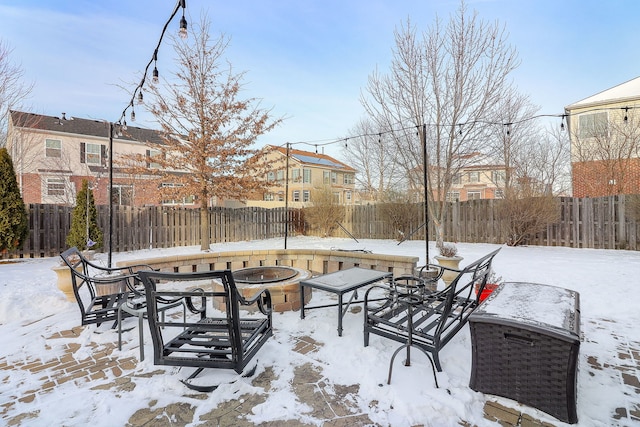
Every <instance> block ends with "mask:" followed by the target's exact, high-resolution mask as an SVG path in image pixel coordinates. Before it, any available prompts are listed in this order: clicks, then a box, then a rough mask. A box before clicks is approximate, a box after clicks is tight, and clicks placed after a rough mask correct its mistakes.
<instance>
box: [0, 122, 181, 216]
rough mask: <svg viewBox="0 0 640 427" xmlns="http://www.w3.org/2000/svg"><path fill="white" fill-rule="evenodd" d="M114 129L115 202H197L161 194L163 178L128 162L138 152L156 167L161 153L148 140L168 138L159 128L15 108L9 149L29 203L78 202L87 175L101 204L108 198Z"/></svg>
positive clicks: (126, 203) (9, 131) (131, 204)
mask: <svg viewBox="0 0 640 427" xmlns="http://www.w3.org/2000/svg"><path fill="white" fill-rule="evenodd" d="M110 133H111V134H112V136H113V138H112V144H113V152H114V159H113V202H114V205H129V206H142V205H147V204H160V203H162V204H181V205H182V204H186V205H192V204H193V200H180V201H162V200H159V195H158V192H157V191H155V190H156V186H157V183H151V179H150V178H151V176H145V175H144V174H142V175H141V174H133V173H131V172H128V169H127V168H126V167H124V166H123V164H124V163H122V155H124V154H135V153H137V154H140V155H142V156H144V157H146V158H147V159H148V161H147V166H148V167H153V156H154V155H155V153H153V152H152V151H151V150H149V148H148V147H147V146H146V145H145V143H146V142H160V141H162V138H161V136H160V134H159V133H158V132H157V131H154V130H150V129H144V128H140V127H135V126H127V127H125V128H120V127H118V126H115V127H112V126H111V125H110V124H109V123H108V122H106V121H101V120H90V119H81V118H77V117H70V118H67V117H66V115H65V114H64V113H63V114H62V116H61V117H53V116H45V115H40V114H33V113H24V112H19V111H10V116H9V127H8V132H7V149H8V151H9V154H10V155H11V158H12V159H13V163H14V168H15V171H16V175H17V179H18V185H19V186H20V190H21V192H22V196H23V200H24V201H25V203H27V204H28V203H46V204H67V205H73V204H75V196H76V192H77V191H78V190H79V189H80V188H81V185H82V180H85V179H86V180H88V181H89V184H90V186H91V187H92V188H93V193H94V197H95V200H96V204H108V202H109V166H108V165H109V158H108V156H109V144H110V141H109V139H110V138H109V136H110ZM118 160H121V162H118Z"/></svg>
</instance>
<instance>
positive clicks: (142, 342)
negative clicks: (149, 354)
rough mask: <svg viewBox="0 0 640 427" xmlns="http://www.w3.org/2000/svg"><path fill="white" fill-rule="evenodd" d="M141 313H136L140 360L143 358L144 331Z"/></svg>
mask: <svg viewBox="0 0 640 427" xmlns="http://www.w3.org/2000/svg"><path fill="white" fill-rule="evenodd" d="M143 318H144V315H143V313H139V314H138V329H139V334H140V361H141V362H142V361H143V360H144V331H143V330H142V319H143Z"/></svg>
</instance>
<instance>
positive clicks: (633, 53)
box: [0, 0, 640, 155]
mask: <svg viewBox="0 0 640 427" xmlns="http://www.w3.org/2000/svg"><path fill="white" fill-rule="evenodd" d="M186 4H187V19H188V21H189V22H193V21H197V20H199V17H200V14H201V12H202V11H206V12H207V13H208V15H209V18H210V19H211V23H212V30H213V31H219V32H222V33H225V34H226V35H227V36H229V37H231V44H230V46H229V48H228V50H227V58H228V60H229V61H230V62H231V63H232V64H233V66H234V68H235V70H236V71H246V72H247V74H246V77H245V95H246V96H251V97H257V98H260V99H262V106H263V107H267V108H271V107H273V113H274V114H275V115H277V116H287V117H288V118H287V120H286V121H285V122H284V123H283V124H282V125H281V126H280V127H279V128H278V129H277V130H275V131H273V132H271V133H270V134H269V135H267V136H264V137H262V138H261V139H260V141H259V142H260V143H261V144H263V143H270V144H277V145H280V144H283V143H285V142H297V141H310V142H324V141H329V140H333V139H339V138H342V137H344V136H346V135H347V133H348V131H349V129H351V128H352V127H353V126H354V125H355V124H356V122H357V121H358V120H359V119H360V118H361V117H362V116H363V110H362V107H361V105H360V102H359V97H360V93H361V91H362V90H363V89H364V88H365V86H366V83H367V78H368V76H369V75H370V74H371V73H372V72H373V71H374V69H375V68H376V67H378V69H379V70H382V71H384V70H386V69H387V68H388V66H389V61H390V56H391V49H392V47H393V31H394V29H395V28H397V27H398V26H399V25H401V24H402V23H403V22H405V21H406V19H407V17H409V18H410V19H411V21H412V22H413V23H414V24H416V25H417V26H418V28H419V29H420V30H427V28H428V26H429V25H431V24H432V23H433V22H434V19H435V17H436V15H437V16H439V17H440V18H441V19H442V20H445V21H446V20H448V18H449V16H450V14H452V13H455V11H456V10H457V8H458V7H459V1H457V0H429V1H427V0H323V1H320V0H296V1H291V0H271V1H264V0H235V1H233V2H229V1H219V0H215V1H213V0H186ZM175 5H176V1H174V0H134V1H131V0H66V1H61V0H0V39H2V40H3V41H5V42H7V43H8V44H9V45H10V46H11V47H12V48H13V49H14V50H13V53H12V58H13V60H14V61H16V62H19V63H20V64H21V65H22V67H23V68H24V70H25V74H26V78H27V79H28V80H30V81H33V82H34V83H35V89H34V91H33V96H32V97H31V99H30V100H29V101H28V102H29V104H30V105H31V107H30V109H31V110H32V111H35V112H38V113H42V114H48V115H59V114H60V113H61V112H66V113H67V116H77V117H83V118H94V119H104V120H109V121H117V120H118V119H119V118H120V114H121V112H122V110H123V109H124V108H125V107H126V106H127V104H128V102H129V100H130V96H129V95H128V94H127V92H126V91H125V90H124V89H122V88H121V87H119V86H123V85H124V86H127V87H133V86H134V83H137V82H138V81H139V80H140V77H141V73H142V71H143V70H144V67H145V66H146V64H147V62H148V61H149V59H150V58H151V55H152V53H153V49H154V47H155V45H156V43H157V41H158V37H159V35H160V32H161V30H162V26H163V25H164V23H165V22H166V20H167V19H168V17H169V16H170V14H171V12H172V11H173V9H174V7H175ZM467 5H468V8H469V9H471V10H476V11H477V12H478V13H479V17H480V18H482V19H484V20H489V21H495V20H497V21H498V22H500V23H501V24H504V25H505V26H506V30H507V32H508V33H509V42H510V43H511V44H512V45H513V46H514V47H515V48H516V49H517V50H518V52H519V56H520V59H521V61H522V64H521V65H520V67H519V68H518V69H517V70H516V72H515V73H514V74H513V78H514V81H515V83H516V84H517V85H518V87H519V88H520V90H521V91H522V92H524V93H526V94H528V95H529V96H530V98H531V100H532V101H533V103H535V104H536V105H539V106H540V113H541V114H561V113H562V111H563V108H564V107H565V106H566V105H569V104H571V103H574V102H576V101H579V100H581V99H583V98H586V97H588V96H590V95H593V94H595V93H597V92H600V91H602V90H605V89H608V88H610V87H612V86H615V85H617V84H620V83H623V82H625V81H627V80H630V79H632V78H635V77H638V76H639V75H640V55H638V46H640V33H639V32H638V31H637V22H638V19H639V18H640V2H637V1H635V0H609V1H601V0H475V1H473V0H469V1H467ZM178 22H179V19H178V18H175V19H174V21H173V22H172V24H171V25H170V27H169V30H168V31H177V28H178ZM172 64H173V52H172V49H171V46H170V43H169V40H168V39H167V40H165V42H164V43H163V45H162V47H161V49H160V52H159V58H158V69H159V71H160V73H161V75H167V74H168V73H169V70H170V69H171V67H172ZM163 73H164V74H163ZM136 115H137V116H138V120H137V122H136V124H137V125H138V126H145V127H153V124H152V123H151V122H149V119H150V118H149V117H148V116H145V115H144V114H142V111H138V110H136ZM338 145H339V144H336V146H335V147H334V146H330V147H327V152H328V153H329V154H334V155H337V154H338V152H337V151H339V150H338V148H337V146H338ZM297 148H301V149H309V150H311V151H312V150H313V147H312V146H307V147H305V146H298V147H297ZM336 150H337V151H336Z"/></svg>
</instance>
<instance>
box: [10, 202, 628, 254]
mask: <svg viewBox="0 0 640 427" xmlns="http://www.w3.org/2000/svg"><path fill="white" fill-rule="evenodd" d="M631 197H634V196H631ZM631 197H629V196H611V197H601V198H595V199H590V198H584V199H578V198H571V197H562V198H559V199H558V202H559V209H560V220H559V221H558V222H557V223H555V224H550V225H549V226H547V229H546V230H545V231H543V232H542V233H539V234H538V235H536V236H534V237H533V238H531V239H530V240H529V241H527V242H526V244H530V245H540V246H568V247H575V248H600V249H631V250H639V249H640V227H639V226H638V222H639V218H638V217H639V214H638V210H639V207H638V206H637V203H631V200H632V199H631ZM635 197H637V196H635ZM499 203H500V201H499V200H472V201H468V202H459V203H451V204H450V205H449V211H448V218H447V221H446V222H445V225H444V230H445V237H444V238H445V240H447V241H452V242H472V243H473V242H475V243H498V244H499V243H503V242H504V241H505V240H506V239H505V236H504V229H503V227H501V224H500V221H499V219H498V215H497V214H496V211H497V206H498V204H499ZM97 208H98V222H99V226H100V228H101V229H102V230H103V232H104V234H105V237H104V242H105V244H104V247H103V248H102V250H103V251H106V248H107V242H108V236H107V234H108V230H109V226H108V225H109V210H108V206H97ZM28 210H29V231H30V233H29V238H28V240H27V241H26V242H25V244H24V246H23V248H22V249H21V250H20V251H18V252H17V253H14V254H13V255H11V256H19V257H25V258H33V257H46V256H57V255H58V254H60V252H62V251H63V250H64V249H66V248H67V245H66V243H65V239H66V236H67V233H68V231H69V229H70V227H71V211H72V208H71V207H68V206H58V205H30V206H29V209H28ZM414 212H415V215H412V216H411V220H410V224H409V228H408V231H405V232H404V236H405V237H408V236H409V235H410V234H411V232H414V233H413V234H412V235H411V237H410V238H411V239H413V240H423V239H424V228H421V227H422V226H423V224H424V208H423V205H422V204H418V205H416V207H415V211H414ZM112 217H113V243H112V248H113V251H114V252H123V251H132V250H138V249H149V248H168V247H174V246H190V245H199V244H200V211H199V210H198V209H187V208H174V207H160V206H149V207H129V206H114V208H113V215H112ZM209 218H210V223H211V228H210V230H209V233H210V240H211V242H212V243H219V242H235V241H243V240H260V239H269V238H273V237H283V236H284V235H285V229H286V228H287V227H288V234H289V236H294V235H295V234H296V233H300V232H302V233H305V234H310V233H311V232H310V231H308V230H306V229H305V228H304V227H301V226H300V224H301V223H302V215H301V212H300V211H299V210H297V209H289V212H288V213H287V212H286V210H285V208H273V209H266V208H257V207H248V208H239V209H233V208H221V207H214V208H211V209H210V210H209ZM341 225H342V226H343V227H344V229H345V230H346V231H348V233H347V232H345V231H344V230H342V229H341V228H338V229H337V230H336V232H335V234H334V235H335V236H337V237H347V238H351V237H355V238H356V239H400V238H402V236H403V234H402V233H400V232H399V230H397V229H394V227H393V226H392V225H391V224H389V222H388V221H387V220H385V215H383V212H382V210H381V209H380V206H378V205H362V206H349V207H347V209H346V215H345V218H344V220H343V221H342V222H341ZM429 236H430V240H434V239H435V228H434V227H433V224H430V227H429ZM7 256H8V255H7V254H3V255H2V257H7Z"/></svg>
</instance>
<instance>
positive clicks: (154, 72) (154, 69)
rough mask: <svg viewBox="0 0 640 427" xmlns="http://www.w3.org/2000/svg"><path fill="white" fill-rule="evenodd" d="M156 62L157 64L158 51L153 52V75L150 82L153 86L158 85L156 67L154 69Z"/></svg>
mask: <svg viewBox="0 0 640 427" xmlns="http://www.w3.org/2000/svg"><path fill="white" fill-rule="evenodd" d="M157 62H158V49H156V50H155V51H153V74H152V78H151V81H152V82H153V83H155V84H158V67H156V64H157Z"/></svg>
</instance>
